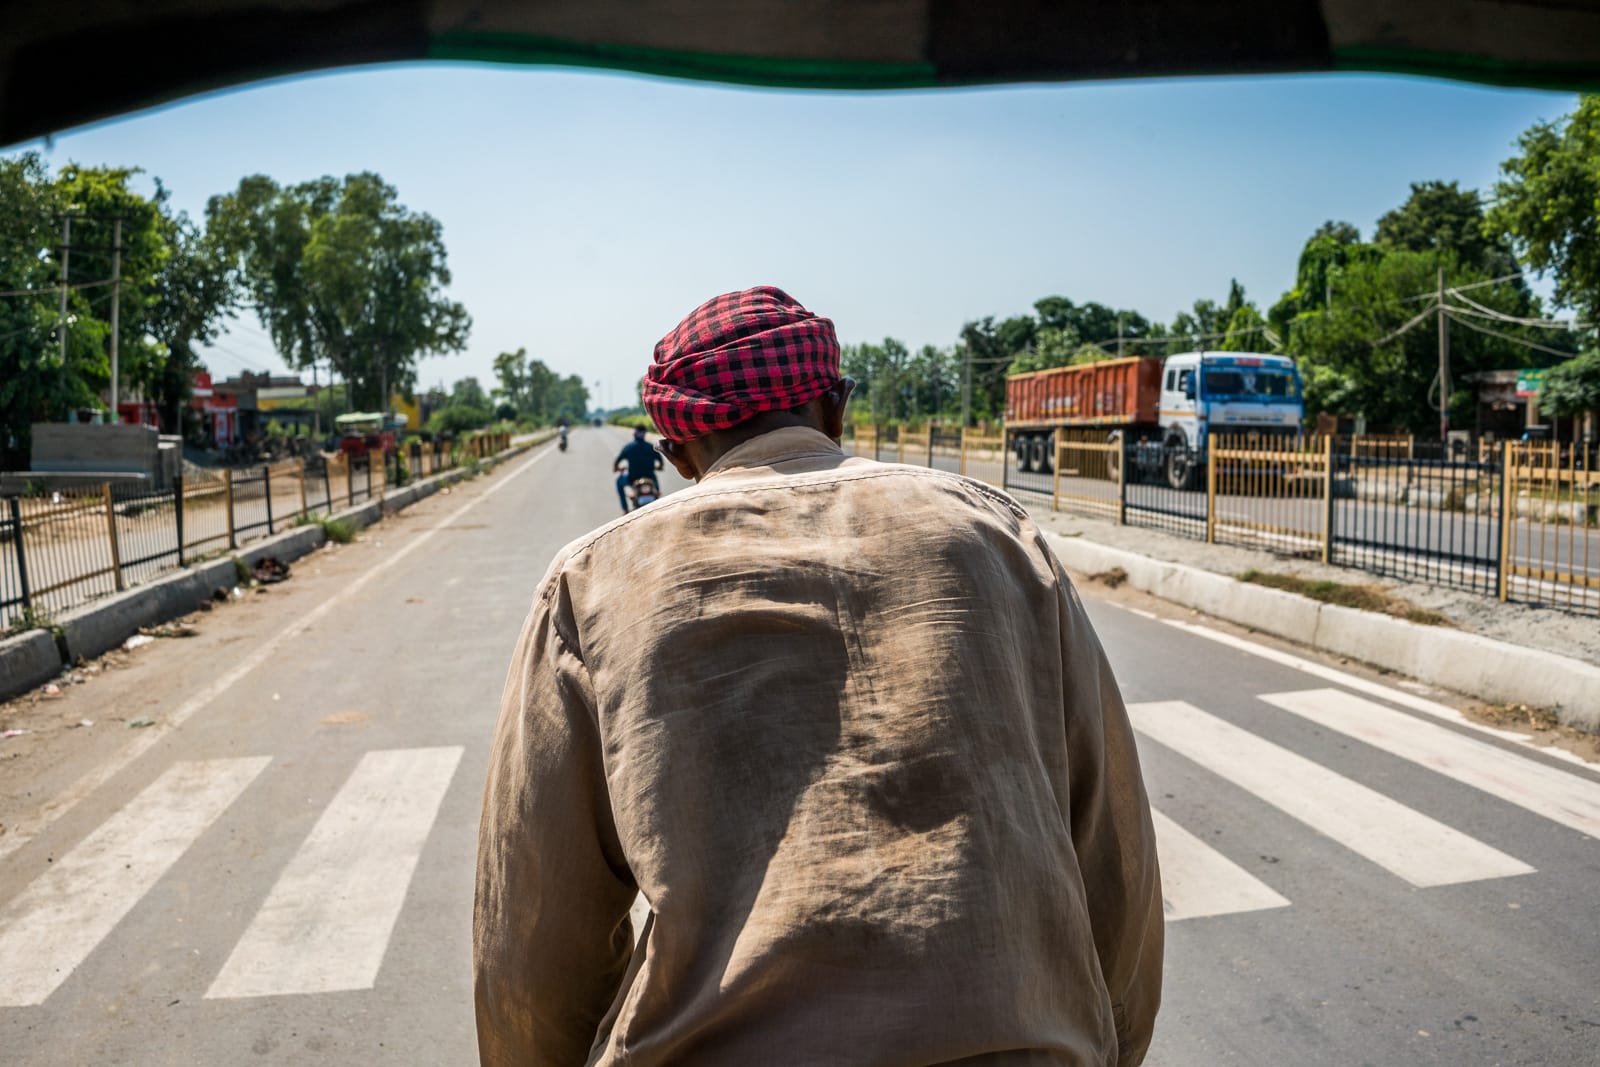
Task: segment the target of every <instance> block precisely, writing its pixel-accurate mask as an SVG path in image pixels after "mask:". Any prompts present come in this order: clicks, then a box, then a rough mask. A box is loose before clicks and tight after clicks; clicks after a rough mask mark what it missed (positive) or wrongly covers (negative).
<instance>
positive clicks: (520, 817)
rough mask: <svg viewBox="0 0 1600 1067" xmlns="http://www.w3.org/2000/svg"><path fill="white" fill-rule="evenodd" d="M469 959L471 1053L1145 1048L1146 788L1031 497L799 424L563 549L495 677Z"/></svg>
mask: <svg viewBox="0 0 1600 1067" xmlns="http://www.w3.org/2000/svg"><path fill="white" fill-rule="evenodd" d="M636 893H642V894H643V895H644V897H645V899H646V900H647V901H648V903H649V906H650V911H651V916H650V919H649V920H648V921H647V922H646V923H645V929H644V931H643V936H642V938H640V939H639V942H638V944H637V946H636V945H635V938H636V935H637V933H638V931H635V930H634V929H633V928H632V925H631V923H630V921H629V918H628V911H629V907H630V906H631V905H632V904H633V902H634V899H635V894H636ZM474 955H475V969H476V990H475V993H476V1007H477V1022H478V1040H479V1047H480V1050H481V1055H482V1060H483V1062H484V1063H486V1064H518V1065H540V1067H543V1065H549V1067H578V1065H583V1064H606V1065H612V1064H618V1065H620V1064H631V1065H635V1067H656V1065H660V1064H685V1065H710V1067H721V1065H728V1067H735V1065H736V1067H764V1065H774V1067H776V1065H785V1067H789V1065H800V1064H818V1065H822V1064H828V1065H833V1064H838V1065H852V1067H923V1065H929V1064H946V1063H962V1064H990V1065H1022V1064H1028V1065H1033V1064H1067V1065H1089V1064H1094V1065H1101V1064H1123V1065H1128V1064H1137V1063H1139V1062H1140V1060H1142V1059H1143V1056H1144V1051H1145V1048H1146V1047H1147V1046H1148V1044H1149V1041H1150V1034H1151V1028H1152V1026H1153V1023H1154V1019H1155V1014H1156V1007H1157V1003H1158V1001H1159V998H1160V985H1161V956H1162V907H1161V890H1160V878H1159V874H1158V872H1157V867H1156V855H1155V844H1154V835H1153V831H1152V829H1151V822H1150V812H1149V807H1148V803H1147V800H1146V797H1145V792H1144V787H1143V784H1142V782H1141V779H1140V773H1139V764H1138V758H1137V756H1136V754H1135V751H1134V740H1133V733H1132V730H1131V728H1130V726H1129V723H1128V718H1127V714H1126V712H1125V710H1124V708H1123V704H1122V700H1121V697H1120V696H1119V694H1118V691H1117V686H1116V683H1115V681H1114V680H1113V678H1112V675H1111V670H1110V668H1109V666H1108V665H1107V662H1106V658H1105V655H1104V653H1103V651H1102V650H1101V647H1100V644H1099V641H1098V640H1097V639H1096V637H1095V635H1094V632H1093V630H1092V629H1091V627H1090V624H1089V621H1088V618H1087V617H1086V615H1085V614H1084V611H1083V608H1082V606H1081V604H1080V603H1079V601H1078V598H1077V594H1076V593H1075V592H1074V591H1073V589H1072V587H1071V586H1070V584H1069V583H1068V580H1067V578H1066V576H1065V574H1064V573H1063V572H1062V570H1061V569H1060V567H1059V565H1058V564H1057V563H1056V561H1055V559H1054V557H1053V556H1052V554H1051V553H1050V551H1049V550H1048V549H1047V548H1046V546H1045V544H1044V542H1043V540H1042V539H1041V537H1040V535H1039V531H1038V530H1037V529H1036V528H1035V526H1034V525H1033V523H1032V522H1031V521H1030V520H1029V519H1028V517H1027V516H1026V514H1025V513H1024V512H1023V511H1022V510H1021V509H1020V508H1019V507H1018V506H1017V505H1016V504H1015V503H1014V502H1012V501H1011V500H1010V499H1009V498H1008V497H1007V496H1005V495H1004V494H1002V493H1000V492H997V491H995V490H993V489H990V488H988V487H986V486H983V485H980V484H978V483H976V482H973V481H970V480H967V479H964V478H960V477H957V476H955V475H952V474H946V473H942V472H938V471H930V470H926V469H921V468H912V467H902V466H895V465H888V464H880V463H875V462H872V461H868V460H862V459H855V458H846V457H845V456H844V455H843V454H842V453H841V451H840V449H839V447H838V445H836V444H835V443H834V442H833V441H831V440H829V439H828V438H827V437H825V436H823V435H822V434H820V433H817V432H815V431H812V430H808V429H803V428H790V429H783V430H778V431H775V432H772V433H768V434H765V435H762V436H760V437H756V438H754V439H752V440H750V441H748V442H745V443H744V444H742V445H740V446H738V447H737V448H735V449H734V450H732V451H730V452H729V453H727V454H726V455H725V456H724V457H723V458H722V460H721V461H720V462H719V463H718V464H717V465H716V466H715V467H714V468H713V469H712V470H711V471H710V472H709V473H708V474H707V475H706V477H705V478H703V479H702V480H701V482H700V483H699V484H697V485H696V486H694V487H693V488H690V489H688V490H685V491H682V492H678V493H676V494H674V495H672V496H669V497H665V498H663V499H662V500H661V501H659V502H657V503H655V504H652V505H651V506H650V507H649V508H647V509H644V510H643V511H639V512H635V513H633V514H631V515H629V516H627V517H626V518H624V519H621V520H619V521H617V522H613V523H611V524H610V525H608V526H605V527H602V528H601V529H599V530H597V531H595V532H593V533H591V534H589V535H587V536H585V537H583V538H580V539H579V540H577V541H575V542H573V543H572V544H571V545H569V546H568V547H567V548H566V549H564V550H563V551H562V552H561V553H560V554H559V555H558V556H557V558H556V560H555V562H554V563H553V564H552V566H551V568H550V571H549V574H548V575H547V576H546V577H545V579H544V581H543V583H542V584H541V586H540V587H539V591H538V593H537V594H536V597H535V601H534V605H533V610H532V613H531V615H530V617H529V619H528V621H527V623H526V626H525V627H524V629H523V632H522V635H521V638H520V640H519V643H518V646H517V651H516V654H515V658H514V661H513V663H512V666H511V671H510V676H509V678H508V679H507V683H506V688H505V698H504V705H503V708H502V710H501V714H500V720H499V725H498V727H497V730H496V734H495V738H494V743H493V749H492V754H491V758H490V764H489V776H488V784H487V790H486V794H485V799H484V812H483V822H482V827H481V831H480V838H479V858H478V883H477V907H476V914H475V922H474Z"/></svg>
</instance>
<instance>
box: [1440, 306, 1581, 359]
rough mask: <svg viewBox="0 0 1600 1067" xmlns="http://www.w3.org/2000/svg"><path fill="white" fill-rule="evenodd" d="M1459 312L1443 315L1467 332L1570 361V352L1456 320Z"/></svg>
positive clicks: (1450, 310)
mask: <svg viewBox="0 0 1600 1067" xmlns="http://www.w3.org/2000/svg"><path fill="white" fill-rule="evenodd" d="M1459 310H1460V309H1459V308H1446V312H1445V313H1446V314H1448V315H1449V316H1450V318H1451V319H1454V320H1455V321H1456V322H1459V323H1460V324H1461V325H1463V326H1465V327H1466V328H1467V329H1469V330H1476V331H1478V332H1479V333H1486V334H1488V335H1489V336H1490V337H1498V338H1500V340H1502V341H1510V342H1512V343H1513V344H1519V345H1522V346H1523V347H1525V348H1532V349H1534V350H1536V351H1539V352H1548V353H1549V354H1550V355H1552V356H1561V357H1562V358H1564V359H1570V358H1571V357H1572V353H1571V352H1563V351H1562V350H1561V349H1559V348H1550V347H1549V346H1547V345H1541V344H1538V343H1537V342H1534V341H1529V340H1525V339H1524V338H1521V337H1517V336H1515V335H1513V334H1509V333H1501V332H1500V331H1499V330H1491V329H1490V328H1489V327H1487V326H1483V325H1480V324H1479V323H1476V322H1471V321H1469V320H1467V319H1461V318H1456V315H1455V312H1457V311H1459Z"/></svg>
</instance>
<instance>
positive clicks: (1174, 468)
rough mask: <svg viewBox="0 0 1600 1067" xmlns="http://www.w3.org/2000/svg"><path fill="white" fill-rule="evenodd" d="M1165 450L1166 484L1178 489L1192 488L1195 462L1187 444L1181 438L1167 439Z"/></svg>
mask: <svg viewBox="0 0 1600 1067" xmlns="http://www.w3.org/2000/svg"><path fill="white" fill-rule="evenodd" d="M1166 451H1167V456H1166V468H1167V470H1166V474H1167V485H1169V486H1170V487H1172V488H1173V489H1179V490H1183V489H1192V488H1194V472H1195V463H1194V461H1193V459H1192V458H1191V457H1190V455H1189V446H1188V445H1187V444H1186V443H1185V442H1183V441H1181V440H1180V441H1168V442H1167V449H1166Z"/></svg>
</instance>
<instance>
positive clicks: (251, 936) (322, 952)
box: [206, 745, 462, 1000]
mask: <svg viewBox="0 0 1600 1067" xmlns="http://www.w3.org/2000/svg"><path fill="white" fill-rule="evenodd" d="M461 752H462V749H461V746H459V745H456V746H452V747H448V748H411V749H392V750H388V751H379V752H368V753H367V754H366V755H365V756H363V757H362V758H361V762H360V763H358V764H356V769H355V770H354V771H352V772H351V773H350V777H349V778H348V779H346V780H345V783H344V785H343V786H342V787H341V788H340V789H339V792H338V794H337V795H336V796H335V797H334V798H333V800H332V801H331V802H330V803H329V804H328V807H327V808H326V809H325V810H324V811H323V813H322V816H321V818H319V819H318V820H317V824H316V825H315V826H313V827H312V828H311V833H310V835H309V836H307V838H306V840H305V842H304V843H303V844H302V845H301V846H300V850H299V851H298V852H296V853H295V855H294V858H293V859H292V860H290V861H289V865H288V867H286V868H285V869H284V872H283V874H282V876H281V877H279V879H278V881H277V884H276V885H274V886H273V887H272V892H271V893H269V894H268V895H267V899H266V902H265V903H263V904H262V905H261V910H260V911H258V912H256V915H255V918H254V919H252V920H251V922H250V926H249V928H248V929H247V930H245V932H244V936H243V937H241V938H240V939H239V943H238V944H237V945H235V946H234V949H233V953H232V955H230V956H229V957H228V962H227V963H225V964H223V967H222V971H221V973H220V974H218V975H217V979H216V981H215V982H213V983H212V984H211V988H210V990H208V991H207V992H206V999H207V1000H220V999H225V998H231V997H260V996H271V995H274V994H286V993H331V992H335V991H338V990H349V989H371V988H372V985H373V983H374V982H375V981H377V977H378V968H379V966H380V965H382V963H383V955H384V953H385V952H386V951H387V950H388V947H389V935H390V934H391V933H393V931H394V924H395V920H396V919H398V918H399V916H400V908H401V906H402V905H403V904H404V903H405V898H406V891H407V890H408V889H409V888H410V886H411V876H412V874H413V873H414V872H415V871H416V867H417V860H418V859H419V858H420V857H421V855H422V846H423V844H424V843H425V842H426V841H427V839H428V833H429V831H431V830H432V828H433V822H434V819H435V817H436V816H437V815H438V814H439V805H440V803H441V802H442V801H443V800H444V794H445V790H446V789H447V788H449V786H450V779H451V778H452V777H454V775H455V771H456V766H457V764H459V763H460V762H461Z"/></svg>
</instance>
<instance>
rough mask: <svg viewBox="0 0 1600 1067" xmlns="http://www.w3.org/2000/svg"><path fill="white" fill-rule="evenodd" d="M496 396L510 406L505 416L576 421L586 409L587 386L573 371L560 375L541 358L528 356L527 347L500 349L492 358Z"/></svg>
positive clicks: (544, 420)
mask: <svg viewBox="0 0 1600 1067" xmlns="http://www.w3.org/2000/svg"><path fill="white" fill-rule="evenodd" d="M494 375H495V380H496V382H497V384H496V386H495V390H494V395H495V397H496V398H497V399H498V400H499V401H500V402H501V404H502V406H505V407H509V408H511V409H512V414H510V415H506V416H503V417H505V418H508V419H516V420H526V421H533V422H537V423H543V424H551V423H555V422H559V421H560V420H562V419H566V420H567V422H569V423H575V422H578V421H580V420H581V419H583V418H584V416H585V415H586V414H587V413H588V411H589V388H588V386H586V385H584V384H583V379H582V378H581V377H579V376H578V375H576V374H570V375H568V376H567V377H565V378H563V377H561V376H560V375H558V374H556V372H555V371H553V370H551V369H550V368H549V367H548V366H546V365H545V363H544V361H543V360H538V359H529V358H528V350H527V349H526V348H519V349H517V350H516V351H515V352H502V353H500V354H499V355H498V356H496V357H495V358H494Z"/></svg>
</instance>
